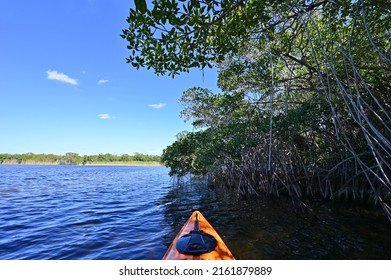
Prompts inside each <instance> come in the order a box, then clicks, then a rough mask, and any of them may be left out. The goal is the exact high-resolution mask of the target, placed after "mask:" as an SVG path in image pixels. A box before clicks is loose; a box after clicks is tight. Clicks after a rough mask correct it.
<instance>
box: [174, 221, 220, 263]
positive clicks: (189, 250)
mask: <svg viewBox="0 0 391 280" xmlns="http://www.w3.org/2000/svg"><path fill="white" fill-rule="evenodd" d="M216 246H217V240H216V238H214V237H213V236H212V235H210V234H208V233H205V232H203V231H202V230H200V228H199V221H198V214H197V215H196V221H195V224H194V230H192V231H190V232H189V233H188V234H185V235H183V236H181V238H179V239H178V241H177V242H176V249H177V250H178V251H179V253H181V254H186V255H201V254H205V253H209V252H212V251H213V250H214V249H215V248H216Z"/></svg>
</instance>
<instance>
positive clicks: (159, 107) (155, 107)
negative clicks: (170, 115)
mask: <svg viewBox="0 0 391 280" xmlns="http://www.w3.org/2000/svg"><path fill="white" fill-rule="evenodd" d="M166 105H167V104H166V103H158V104H149V105H148V106H149V107H151V108H154V109H161V108H163V107H165V106H166Z"/></svg>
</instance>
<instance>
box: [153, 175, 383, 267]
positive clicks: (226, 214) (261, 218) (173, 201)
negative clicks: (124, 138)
mask: <svg viewBox="0 0 391 280" xmlns="http://www.w3.org/2000/svg"><path fill="white" fill-rule="evenodd" d="M160 202H161V203H162V205H164V209H163V212H164V219H165V225H166V227H167V229H165V230H164V231H163V232H165V234H164V236H163V243H164V245H165V246H166V247H168V246H169V245H170V243H171V242H172V240H173V239H174V237H175V236H176V234H177V233H178V231H179V230H180V229H181V227H182V225H183V224H184V223H185V222H186V220H187V218H188V217H189V216H190V214H191V213H192V212H193V210H196V209H197V210H200V211H201V212H202V213H203V214H204V216H205V217H206V218H207V219H208V220H209V222H210V223H211V224H212V225H213V226H214V228H215V229H216V230H217V231H218V233H219V234H220V235H221V237H222V238H223V240H224V241H225V242H226V244H227V245H228V247H229V248H230V249H231V251H232V252H233V254H234V256H235V257H236V258H237V259H247V260H259V259H320V260H322V259H391V224H390V223H389V221H388V220H387V218H386V217H385V215H384V214H383V213H382V212H381V211H378V210H373V209H367V210H366V209H362V208H360V207H356V208H355V207H348V206H346V205H335V204H334V205H333V204H332V203H327V202H324V201H323V202H322V201H312V202H306V204H307V207H306V208H305V209H303V210H298V209H295V208H293V207H292V204H291V202H290V201H289V200H284V199H283V198H279V199H271V198H246V199H243V198H238V197H237V196H236V193H235V192H230V191H227V190H226V189H221V188H213V189H212V188H208V187H206V186H205V185H203V184H202V183H200V182H197V181H193V182H192V183H189V184H186V185H184V186H180V187H173V188H172V189H171V190H170V191H168V193H167V194H166V195H165V196H164V197H163V198H162V200H161V201H160Z"/></svg>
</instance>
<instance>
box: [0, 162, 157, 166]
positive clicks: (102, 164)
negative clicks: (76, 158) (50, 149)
mask: <svg viewBox="0 0 391 280" xmlns="http://www.w3.org/2000/svg"><path fill="white" fill-rule="evenodd" d="M0 165H15V166H16V165H26V166H29V165H42V166H45V165H46V166H51V165H53V166H56V165H58V166H164V165H163V164H161V163H160V162H154V161H150V162H149V161H146V162H142V161H140V162H107V163H106V162H96V163H86V164H60V163H51V162H23V163H17V162H3V163H0Z"/></svg>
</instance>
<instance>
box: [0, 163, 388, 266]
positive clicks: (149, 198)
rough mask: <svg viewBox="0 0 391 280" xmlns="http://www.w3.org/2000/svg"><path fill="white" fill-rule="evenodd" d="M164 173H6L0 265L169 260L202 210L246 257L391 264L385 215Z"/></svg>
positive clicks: (7, 169)
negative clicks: (249, 194)
mask: <svg viewBox="0 0 391 280" xmlns="http://www.w3.org/2000/svg"><path fill="white" fill-rule="evenodd" d="M167 173H168V170H167V169H166V168H164V167H121V166H116V167H111V166H0V259H45V260H49V259H75V260H79V259H92V260H94V259H113V260H125V259H126V260H131V259H134V260H136V259H137V260H143V259H148V260H153V259H161V258H162V256H163V255H164V253H165V251H166V250H167V248H168V246H169V245H170V243H171V241H172V240H173V238H174V237H175V235H176V234H177V232H178V231H179V229H180V228H181V227H182V225H183V223H184V222H185V221H186V220H187V218H188V216H189V215H190V214H191V212H192V211H193V210H195V209H199V210H200V211H201V212H202V213H203V214H204V216H205V217H206V218H207V219H208V220H209V222H210V223H211V224H212V225H213V226H214V227H215V229H216V230H217V231H218V232H219V233H220V235H221V236H222V238H223V239H224V240H225V241H226V243H227V245H228V246H229V247H230V249H231V251H232V252H233V253H234V255H235V257H236V258H237V259H391V223H390V222H389V221H388V220H387V219H386V217H385V216H384V214H383V213H382V212H381V211H376V210H370V209H362V208H359V207H346V206H343V205H339V206H338V205H331V204H326V203H324V202H311V203H308V208H307V209H306V210H305V211H303V212H301V211H294V210H293V208H292V206H291V204H290V202H289V201H284V200H281V199H280V200H272V199H269V198H264V199H238V198H237V196H236V195H235V193H231V192H228V191H226V190H221V189H210V188H207V187H205V186H203V185H202V184H199V183H193V184H189V185H187V186H184V187H173V186H172V184H171V182H170V178H169V177H168V175H167Z"/></svg>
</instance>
